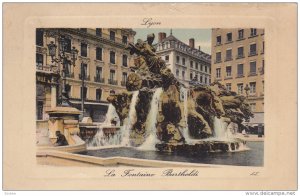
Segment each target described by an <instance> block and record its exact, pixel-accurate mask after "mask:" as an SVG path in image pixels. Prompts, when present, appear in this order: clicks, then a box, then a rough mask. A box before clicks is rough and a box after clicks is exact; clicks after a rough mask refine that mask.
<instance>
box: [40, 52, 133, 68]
mask: <svg viewBox="0 0 300 196" xmlns="http://www.w3.org/2000/svg"><path fill="white" fill-rule="evenodd" d="M109 55H110V58H109V62H110V63H111V64H116V53H115V52H114V51H110V53H109ZM81 56H83V57H86V56H87V53H86V50H81ZM96 60H99V61H102V60H103V58H102V48H99V47H97V48H96ZM43 64H44V58H43V54H39V53H36V65H37V66H42V65H43ZM122 66H124V67H127V66H128V56H127V55H126V54H123V55H122Z"/></svg>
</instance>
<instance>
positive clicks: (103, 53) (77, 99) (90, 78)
mask: <svg viewBox="0 0 300 196" xmlns="http://www.w3.org/2000/svg"><path fill="white" fill-rule="evenodd" d="M62 35H63V36H64V37H65V43H66V46H65V47H66V51H67V52H66V55H67V56H68V55H70V53H69V51H71V48H72V47H73V46H74V47H75V48H76V49H77V50H78V51H79V53H78V59H77V61H76V65H75V66H72V65H69V66H68V67H67V69H66V83H67V89H68V95H69V98H70V99H69V100H70V102H71V103H72V106H74V107H76V108H78V109H79V110H81V103H82V98H83V99H84V108H85V115H87V116H90V117H91V118H92V119H93V121H96V122H102V121H104V120H105V114H106V111H107V107H108V102H107V100H106V99H107V97H108V96H109V94H110V93H118V92H120V91H123V90H125V85H126V80H127V76H128V74H129V72H130V68H129V67H130V66H131V65H133V63H134V60H133V57H132V56H131V55H130V54H129V51H127V50H125V47H126V45H127V43H128V42H134V36H135V32H134V31H133V30H132V29H101V28H95V29H88V28H80V29H78V28H77V29H72V28H68V29H37V30H36V77H37V100H36V103H37V106H36V108H37V115H36V116H37V119H47V114H46V113H45V111H46V110H47V109H49V108H50V107H51V104H50V103H51V95H50V94H51V85H55V84H54V83H53V81H52V82H51V75H53V74H54V75H55V73H56V72H57V70H61V69H62V65H61V64H60V63H55V62H51V57H50V56H48V52H47V51H48V49H47V45H48V44H49V43H50V42H51V41H53V42H54V43H55V44H56V45H57V48H59V47H60V43H59V42H58V39H59V37H61V36H62ZM55 69H56V70H55ZM82 80H84V86H83V85H82V84H83V82H82ZM56 85H58V87H59V86H60V85H61V82H58V84H56ZM82 88H83V89H82ZM57 91H58V92H57V94H58V95H59V94H60V92H59V91H61V88H57Z"/></svg>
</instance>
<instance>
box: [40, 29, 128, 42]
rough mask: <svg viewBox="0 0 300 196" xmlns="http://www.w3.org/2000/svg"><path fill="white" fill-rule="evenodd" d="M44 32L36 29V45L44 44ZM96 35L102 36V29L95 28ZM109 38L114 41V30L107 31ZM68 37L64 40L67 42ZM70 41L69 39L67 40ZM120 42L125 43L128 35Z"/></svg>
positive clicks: (83, 30)
mask: <svg viewBox="0 0 300 196" xmlns="http://www.w3.org/2000/svg"><path fill="white" fill-rule="evenodd" d="M80 31H82V32H87V28H81V29H80ZM43 35H44V32H43V30H41V29H36V45H38V46H43V45H44V38H43ZM96 36H99V37H102V29H101V28H96ZM109 39H110V40H111V41H116V32H114V31H110V32H109ZM68 40H69V39H67V40H65V41H66V42H68ZM69 43H71V41H70V42H69ZM122 43H123V44H125V45H126V44H127V43H128V37H127V36H126V35H123V36H122Z"/></svg>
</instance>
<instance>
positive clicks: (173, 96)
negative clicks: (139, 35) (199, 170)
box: [108, 34, 253, 149]
mask: <svg viewBox="0 0 300 196" xmlns="http://www.w3.org/2000/svg"><path fill="white" fill-rule="evenodd" d="M153 40H154V34H150V35H148V37H147V41H142V40H140V39H139V40H137V43H136V44H132V43H130V44H129V46H128V48H127V49H128V50H129V51H130V54H131V55H135V61H134V66H133V67H131V69H132V70H134V72H133V73H131V74H130V75H129V76H128V79H127V84H126V88H127V91H128V92H124V93H121V94H117V95H111V96H109V97H108V101H109V102H110V103H111V104H113V105H114V107H115V108H116V111H117V113H118V115H119V117H120V121H121V124H123V121H124V119H125V118H126V117H127V116H128V112H129V105H130V100H131V98H132V92H133V91H139V94H138V101H137V104H136V105H135V109H136V114H137V115H136V120H135V123H134V125H133V126H132V130H131V132H130V141H131V145H133V146H139V145H141V144H143V142H144V141H145V138H147V136H148V135H149V134H150V133H149V131H147V130H146V120H147V115H148V112H149V109H150V102H151V99H152V96H153V94H154V91H155V89H157V88H162V89H163V92H162V94H161V96H160V99H159V110H158V114H157V121H156V136H157V138H158V140H159V141H161V143H162V144H172V145H177V144H185V143H186V140H187V138H185V136H184V135H185V134H184V132H188V133H187V134H188V135H189V136H190V137H191V138H195V139H203V138H209V137H213V135H214V131H213V130H214V128H213V121H214V119H215V117H217V118H222V119H223V120H224V121H225V122H227V124H229V123H230V122H234V123H237V124H238V125H240V126H242V122H243V121H244V120H247V119H249V118H250V117H251V116H252V115H253V114H252V113H251V111H250V108H249V105H248V104H247V102H246V98H245V97H244V96H240V95H237V94H236V93H234V92H229V91H227V90H226V88H225V87H224V86H223V85H222V84H220V83H218V82H214V83H212V84H211V85H210V86H204V85H201V84H191V86H190V87H189V89H187V87H185V86H184V84H181V83H180V82H179V81H178V80H177V79H176V78H175V77H174V75H173V74H172V72H171V70H170V69H169V68H167V66H166V63H165V62H164V61H163V60H162V59H161V58H160V57H159V56H158V55H157V54H156V53H155V48H154V47H153V45H152V43H153ZM205 145H207V144H206V143H205ZM216 145H217V146H218V145H219V146H222V145H221V144H219V143H218V144H216ZM198 148H209V147H207V146H201V147H199V146H198ZM222 148H223V147H222ZM224 149H226V147H224Z"/></svg>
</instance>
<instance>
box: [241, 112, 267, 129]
mask: <svg viewBox="0 0 300 196" xmlns="http://www.w3.org/2000/svg"><path fill="white" fill-rule="evenodd" d="M243 124H244V125H250V126H258V125H259V124H264V113H263V112H261V113H254V117H253V118H250V120H249V122H243Z"/></svg>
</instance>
